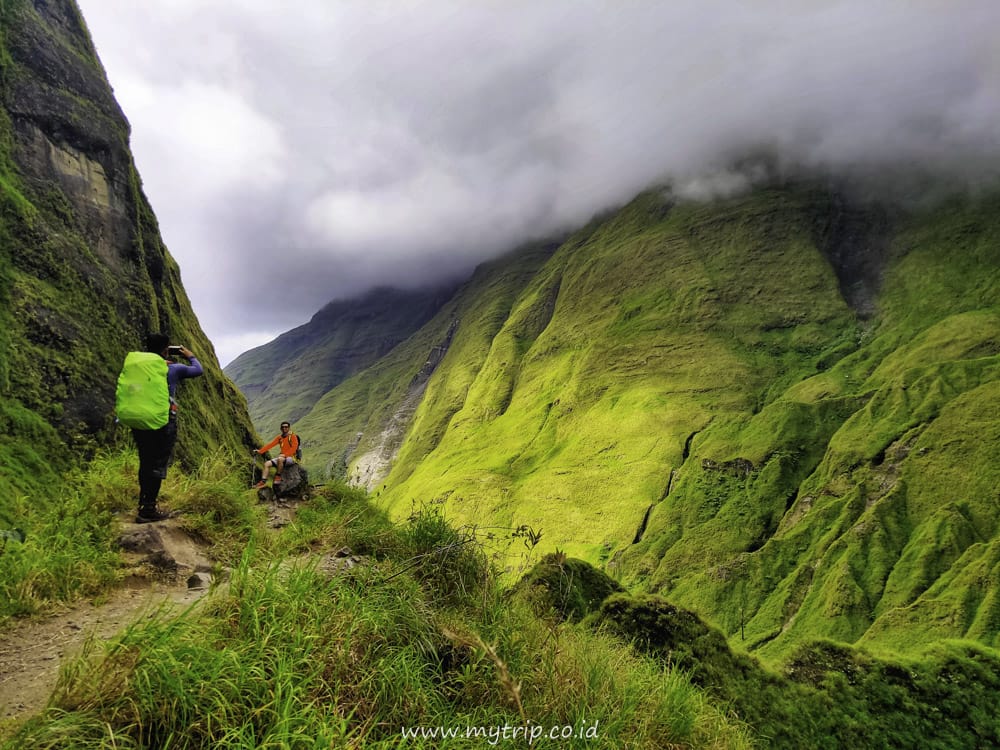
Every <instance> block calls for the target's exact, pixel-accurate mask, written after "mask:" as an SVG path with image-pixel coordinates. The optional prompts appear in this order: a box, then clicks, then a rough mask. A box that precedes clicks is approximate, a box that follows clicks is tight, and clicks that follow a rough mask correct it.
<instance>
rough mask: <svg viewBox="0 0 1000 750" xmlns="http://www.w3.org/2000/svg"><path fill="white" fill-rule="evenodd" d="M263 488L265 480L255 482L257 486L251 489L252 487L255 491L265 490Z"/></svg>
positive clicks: (265, 484)
mask: <svg viewBox="0 0 1000 750" xmlns="http://www.w3.org/2000/svg"><path fill="white" fill-rule="evenodd" d="M265 487H267V480H266V479H261V480H260V481H259V482H257V484H255V485H254V486H253V487H252V488H251V489H255V490H261V489H263V488H265Z"/></svg>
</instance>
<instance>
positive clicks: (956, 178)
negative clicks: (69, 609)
mask: <svg viewBox="0 0 1000 750" xmlns="http://www.w3.org/2000/svg"><path fill="white" fill-rule="evenodd" d="M81 6H82V10H83V13H84V17H85V19H86V20H87V22H88V25H89V26H90V28H91V31H92V34H93V37H94V40H95V43H96V45H97V48H98V52H99V54H100V56H101V58H102V60H103V62H104V64H105V66H106V68H107V70H108V74H109V77H110V79H111V82H112V84H113V86H114V87H115V89H116V94H117V96H118V99H119V101H120V103H121V105H122V107H123V109H124V110H125V112H126V114H127V115H128V117H129V119H130V121H131V122H132V126H133V144H134V150H135V154H136V160H137V163H138V165H139V169H140V172H141V174H142V176H143V180H144V183H145V185H146V189H147V193H148V195H149V197H150V199H151V202H152V203H153V207H154V210H155V211H156V213H157V216H158V217H159V219H160V224H161V229H162V231H163V234H164V237H165V239H166V241H167V243H168V246H169V247H170V249H171V252H172V253H173V255H174V256H175V257H176V258H177V259H178V262H179V263H180V265H181V269H182V273H183V275H184V283H185V287H186V288H187V289H188V292H189V294H190V295H191V297H192V301H193V302H194V304H195V309H196V312H197V313H198V315H199V318H200V319H201V322H202V325H203V326H204V327H205V329H206V331H207V332H208V333H209V335H210V336H211V337H212V338H213V339H214V340H216V341H217V342H221V341H223V340H225V341H227V342H239V343H238V344H236V343H233V344H232V346H237V345H239V346H242V345H244V344H245V343H246V342H247V341H249V340H251V337H252V335H254V334H252V332H253V331H260V330H279V331H280V330H285V329H287V328H290V327H292V326H294V325H297V324H299V323H301V322H303V321H305V320H307V319H308V318H309V317H310V316H311V315H312V313H313V312H315V311H316V310H318V309H319V308H320V307H322V306H323V305H324V304H325V303H326V302H328V301H329V300H331V299H334V298H339V297H345V296H349V295H353V294H357V293H359V292H361V291H363V290H364V289H366V288H368V287H371V286H374V285H377V284H396V285H412V284H415V283H423V282H427V281H430V280H432V279H433V278H434V277H440V276H443V275H448V274H451V275H454V274H457V273H465V272H468V271H469V270H471V268H472V267H473V266H474V265H475V264H476V263H477V262H479V261H481V260H484V259H486V258H489V257H491V256H494V255H496V254H497V253H499V252H500V251H502V250H504V249H506V248H509V247H511V246H513V245H515V244H517V243H519V242H521V241H524V240H526V239H529V238H532V237H538V236H543V235H546V234H548V233H552V232H556V231H560V230H562V229H564V228H566V227H569V226H572V225H574V224H577V223H581V222H584V221H586V220H587V219H588V218H589V217H590V216H592V215H593V214H594V213H596V212H599V211H600V210H602V209H604V208H607V207H609V206H612V205H616V204H619V203H621V202H623V201H625V200H628V199H629V198H630V197H631V196H632V195H634V194H635V193H636V192H638V191H640V190H642V189H645V188H647V187H650V186H652V185H655V184H660V183H664V182H668V181H669V182H670V183H672V184H673V185H674V190H675V193H676V194H678V195H681V196H685V197H690V198H697V199H709V198H711V197H714V196H718V195H726V194H731V193H732V192H733V191H736V190H741V189H746V188H747V187H749V186H751V185H752V184H754V183H755V181H756V180H757V179H758V177H759V172H755V171H754V170H753V169H750V170H748V169H739V170H734V169H733V168H732V166H733V164H734V163H737V162H739V161H740V160H742V159H745V158H746V156H747V155H748V154H759V153H766V154H768V155H769V158H770V159H771V160H772V164H774V165H775V166H776V168H777V169H780V170H786V169H802V168H808V169H812V170H823V171H824V172H827V173H830V174H833V175H842V176H846V175H852V174H868V175H875V176H879V175H882V176H884V175H889V174H898V173H900V172H909V171H913V172H920V173H923V174H925V175H933V176H935V177H938V178H940V179H942V180H948V181H950V182H951V183H953V184H962V185H969V186H976V185H982V184H984V183H988V182H990V181H992V180H995V179H997V177H998V175H1000V128H997V126H996V123H997V122H998V121H1000V46H998V45H997V43H996V33H995V32H996V29H998V28H1000V4H998V3H996V2H995V0H953V1H952V2H948V3H944V2H940V1H938V0H906V1H905V2H904V1H902V0H898V1H890V2H885V3H876V4H873V3H867V2H861V1H860V0H843V1H841V2H834V1H832V0H820V1H819V2H815V3H806V4H802V3H795V2H790V1H787V2H786V1H784V0H781V1H779V0H761V1H760V2H755V3H753V4H744V5H743V6H741V7H734V5H733V4H732V3H722V2H719V1H718V0H716V1H715V2H711V1H709V2H706V1H705V0H698V2H695V1H694V0H675V1H674V2H670V3H666V2H664V3H626V4H621V3H618V4H606V3H579V2H576V1H575V0H547V1H546V2H544V3H537V2H527V1H526V0H521V1H517V0H515V1H514V2H505V3H499V2H483V3H463V4H459V3H454V2H445V1H444V0H442V1H441V2H424V3H389V2H371V3H350V2H327V1H326V0H315V1H313V2H302V3H300V4H299V5H298V6H296V11H295V12H294V13H291V12H288V11H287V10H285V9H282V8H280V7H278V6H277V5H275V4H274V3H272V2H263V0H199V2H193V0H192V1H188V2H176V1H172V0H146V1H145V2H143V3H141V4H135V3H133V2H132V0H82V2H81ZM207 259H211V261H210V262H209V261H207ZM248 316H252V319H253V325H249V324H247V323H246V322H245V321H246V320H247V318H248ZM264 323H267V324H269V326H265V325H263V324H264ZM261 335H262V334H261ZM261 343H262V342H261ZM226 346H227V350H223V346H222V345H221V344H220V345H219V346H218V348H219V349H220V352H219V353H220V357H221V358H222V359H223V360H228V359H230V358H231V357H232V356H233V355H235V354H236V353H238V352H236V351H233V350H232V349H231V348H228V347H230V344H226Z"/></svg>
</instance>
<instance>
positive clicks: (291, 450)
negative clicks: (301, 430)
mask: <svg viewBox="0 0 1000 750" xmlns="http://www.w3.org/2000/svg"><path fill="white" fill-rule="evenodd" d="M278 443H281V455H282V456H287V457H288V458H295V451H297V450H298V449H299V436H298V435H296V434H295V433H294V432H289V433H288V437H284V438H283V437H282V436H281V435H278V437H276V438H275V439H274V440H272V441H271V442H270V443H268V444H267V445H265V446H264V447H263V448H261V449H260V451H259V452H260V453H267V452H268V451H269V450H271V448H273V447H274V446H276V445H277V444H278Z"/></svg>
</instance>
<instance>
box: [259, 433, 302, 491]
mask: <svg viewBox="0 0 1000 750" xmlns="http://www.w3.org/2000/svg"><path fill="white" fill-rule="evenodd" d="M291 429H292V426H291V425H290V424H289V423H288V422H282V423H281V434H280V435H278V436H277V437H276V438H275V439H274V440H272V441H271V442H270V443H268V444H267V445H265V446H262V447H261V448H259V449H257V450H255V451H254V453H255V454H257V453H266V452H267V451H269V450H271V448H273V447H274V446H276V445H277V446H278V450H279V451H280V452H279V454H278V457H277V458H272V459H269V460H267V461H265V462H264V469H263V471H262V472H261V478H260V481H259V482H257V484H255V485H254V489H258V490H259V489H260V488H261V487H265V486H266V485H267V478H268V476H270V474H271V467H272V466H274V467H275V472H274V483H275V484H280V483H281V471H282V469H284V468H285V466H286V465H290V464H294V463H295V458H296V456H297V455H298V451H299V436H298V435H296V434H295V433H294V432H291Z"/></svg>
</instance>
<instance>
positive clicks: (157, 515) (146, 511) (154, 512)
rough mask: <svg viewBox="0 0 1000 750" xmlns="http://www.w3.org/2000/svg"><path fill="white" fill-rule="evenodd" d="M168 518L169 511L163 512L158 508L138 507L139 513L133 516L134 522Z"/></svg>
mask: <svg viewBox="0 0 1000 750" xmlns="http://www.w3.org/2000/svg"><path fill="white" fill-rule="evenodd" d="M168 518H170V514H169V513H164V512H163V511H162V510H160V509H159V508H139V513H138V515H136V517H135V522H136V523H156V522H157V521H166V520H167V519H168Z"/></svg>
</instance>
